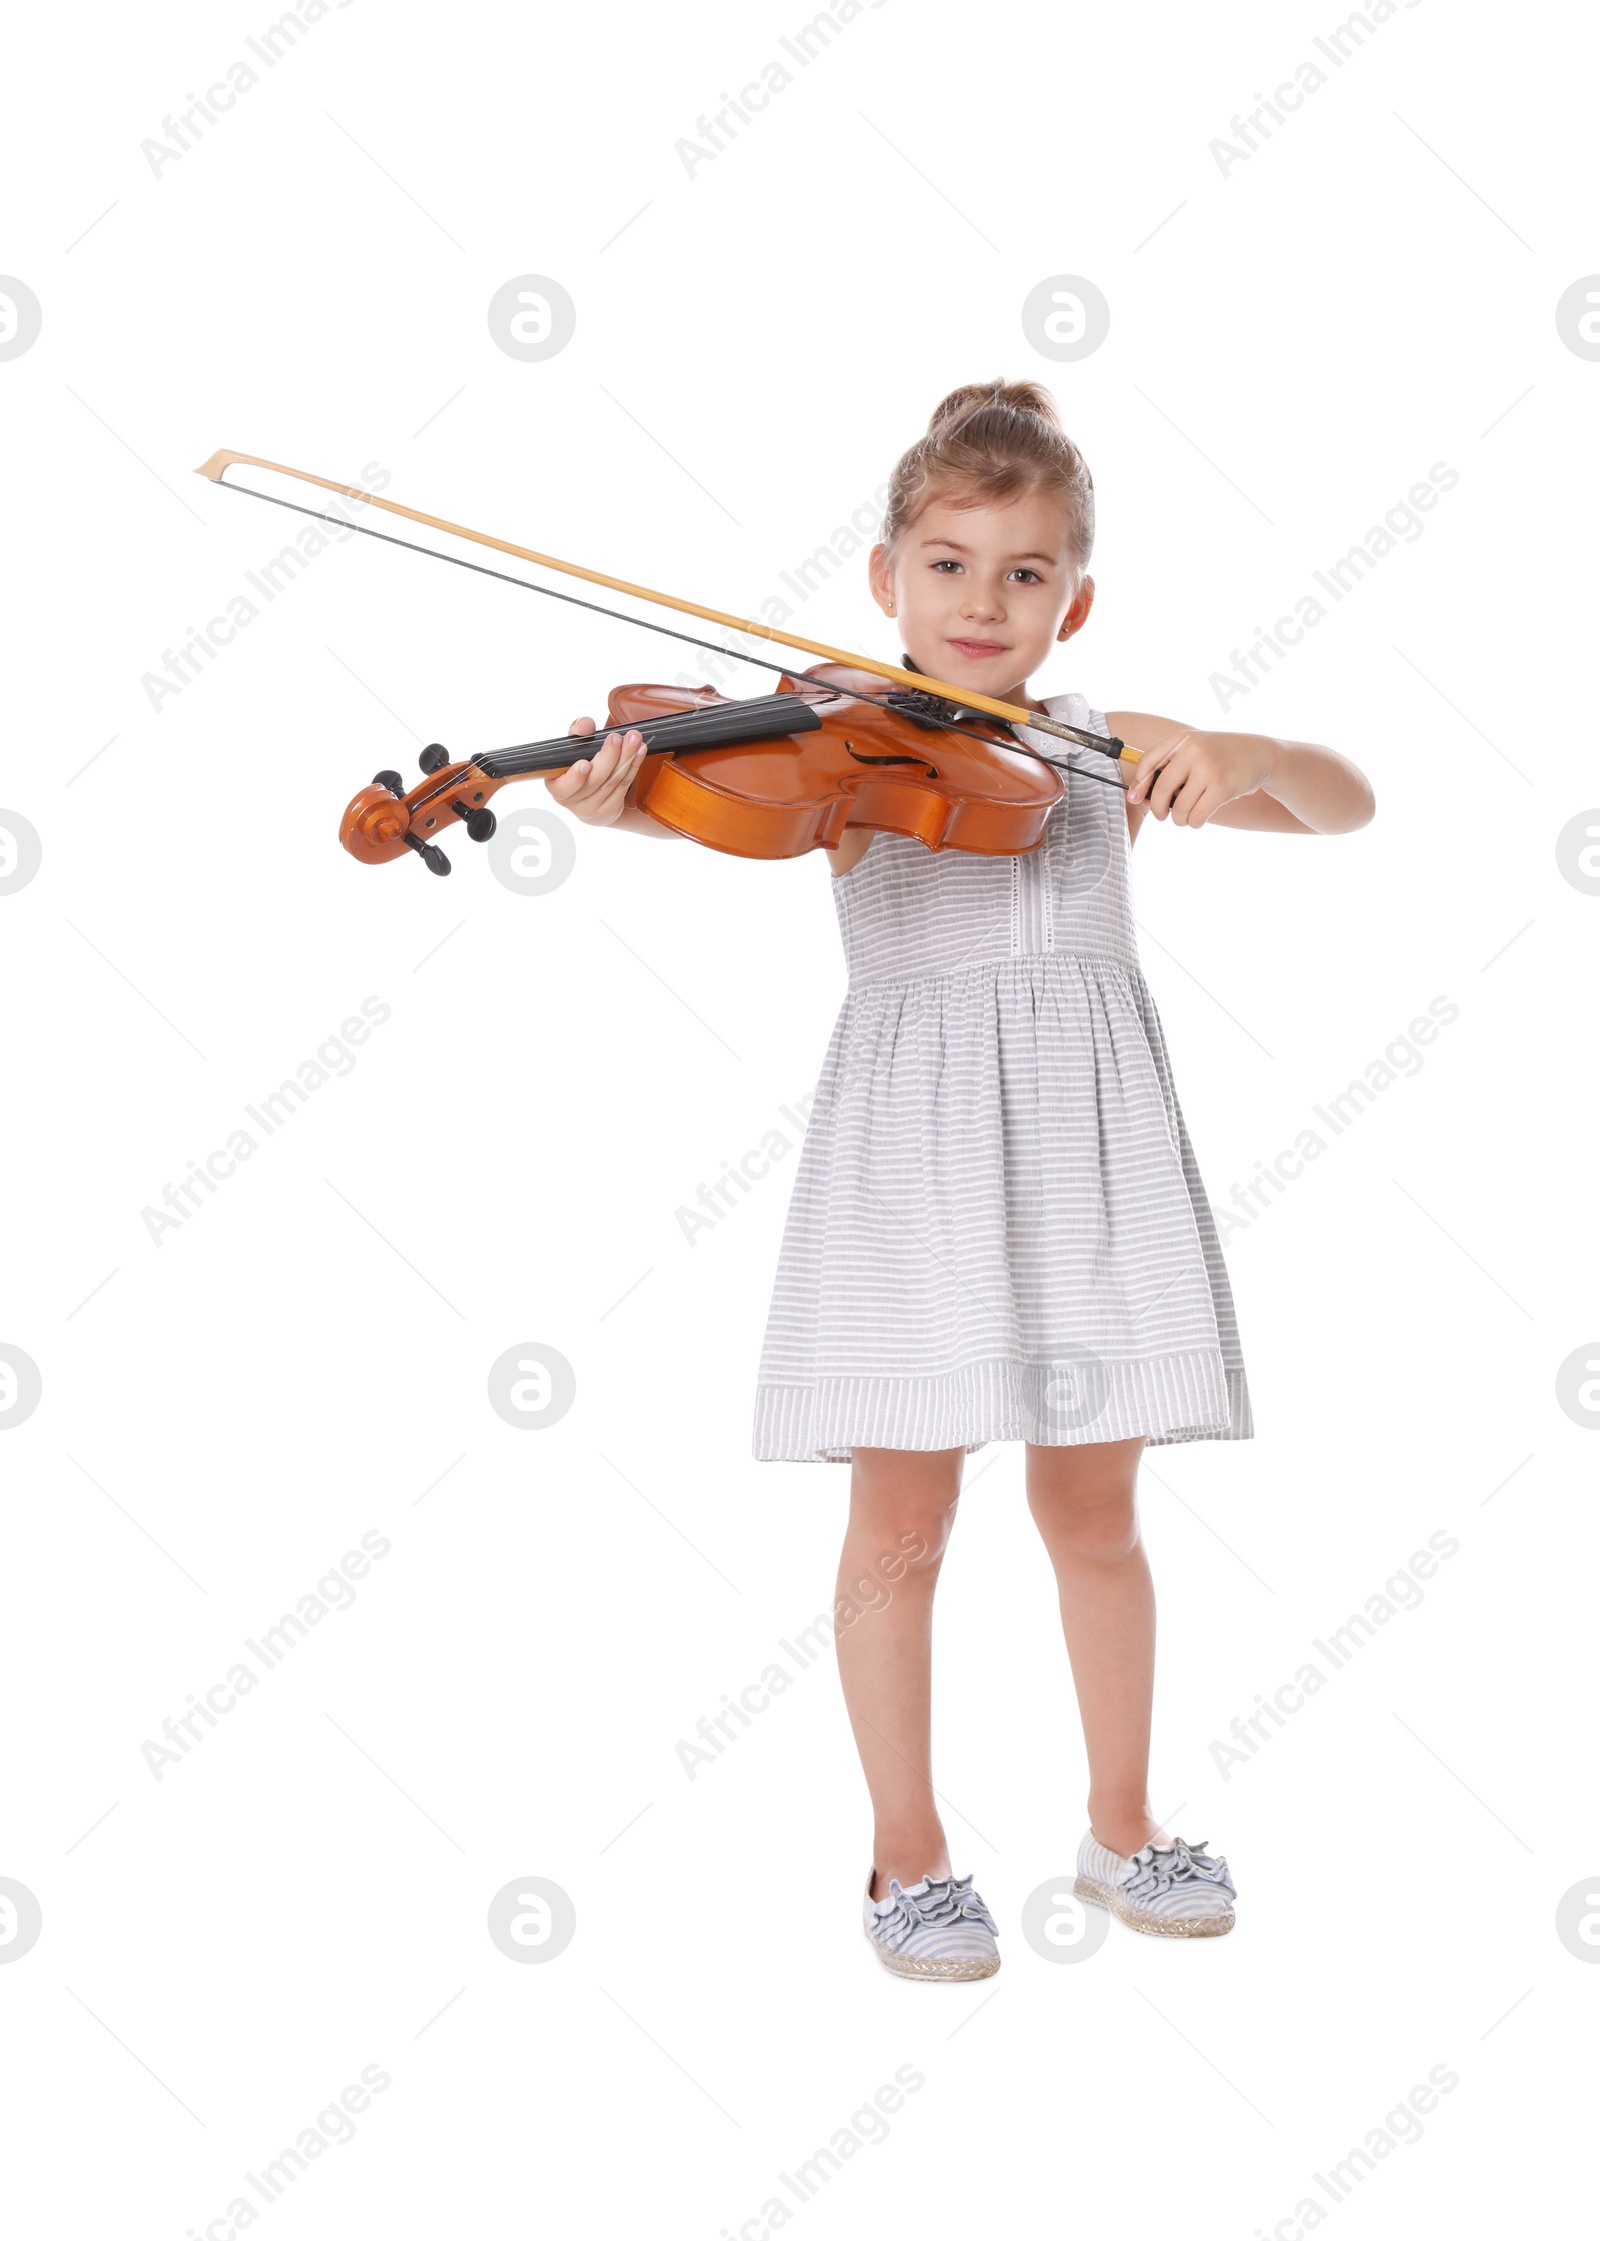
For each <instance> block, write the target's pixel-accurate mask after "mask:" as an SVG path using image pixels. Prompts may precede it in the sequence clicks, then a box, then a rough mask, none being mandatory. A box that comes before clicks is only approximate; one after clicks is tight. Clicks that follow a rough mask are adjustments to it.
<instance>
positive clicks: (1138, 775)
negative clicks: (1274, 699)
mask: <svg viewBox="0 0 1600 2241" xmlns="http://www.w3.org/2000/svg"><path fill="white" fill-rule="evenodd" d="M1106 724H1107V726H1108V728H1109V729H1110V731H1111V732H1112V733H1113V735H1114V736H1115V737H1116V738H1118V739H1122V740H1125V741H1126V742H1127V744H1128V745H1129V746H1130V747H1136V748H1138V750H1139V754H1140V761H1139V763H1138V766H1137V769H1136V772H1135V775H1134V778H1133V780H1132V782H1131V784H1130V785H1129V787H1128V831H1129V837H1130V838H1136V837H1137V835H1138V831H1139V827H1140V825H1141V824H1142V823H1143V822H1144V819H1145V817H1146V816H1147V815H1149V814H1150V812H1151V811H1154V813H1155V815H1156V816H1157V817H1167V816H1170V817H1171V819H1172V822H1173V823H1174V824H1175V825H1235V826H1239V827H1241V828H1242V829H1243V830H1245V831H1247V832H1257V833H1350V832H1354V831H1355V830H1356V828H1357V827H1358V826H1360V825H1365V824H1366V823H1368V821H1369V820H1370V819H1371V817H1372V814H1373V811H1374V809H1375V808H1376V806H1377V804H1376V801H1375V799H1374V796H1373V792H1372V788H1371V786H1370V785H1369V784H1368V782H1367V780H1366V778H1365V777H1364V776H1363V774H1362V773H1361V772H1360V771H1359V770H1357V768H1356V766H1355V764H1354V763H1353V762H1351V761H1349V760H1348V758H1347V757H1345V756H1344V755H1339V754H1336V753H1335V752H1334V750H1333V749H1332V748H1331V747H1313V746H1310V745H1308V744H1307V743H1306V742H1305V741H1304V740H1300V739H1269V738H1267V737H1266V736H1265V735H1264V734H1262V733H1259V732H1244V731H1196V730H1194V729H1193V728H1192V727H1190V726H1189V725H1186V724H1180V723H1175V722H1174V721H1173V720H1172V719H1171V718H1170V717H1167V716H1141V715H1137V714H1131V713H1121V712H1119V713H1118V714H1116V715H1111V714H1109V713H1108V714H1107V716H1106Z"/></svg>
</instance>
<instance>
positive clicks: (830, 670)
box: [339, 662, 1065, 872]
mask: <svg viewBox="0 0 1600 2241" xmlns="http://www.w3.org/2000/svg"><path fill="white" fill-rule="evenodd" d="M874 683H875V680H874V679H873V678H872V677H871V676H870V675H869V674H868V673H867V672H866V671H863V670H852V669H847V668H844V667H842V666H841V665H839V664H837V663H832V662H823V663H819V664H818V666H817V667H816V668H814V669H809V670H806V671H805V672H804V673H803V674H802V675H801V676H798V677H788V676H785V677H783V678H782V679H781V680H780V682H779V686H778V689H777V691H776V692H774V693H771V694H768V695H767V696H766V697H765V698H763V699H759V700H728V699H725V698H724V697H723V696H722V695H721V694H720V693H717V692H714V691H713V690H712V688H711V687H710V686H709V685H707V686H702V687H700V688H699V689H694V688H687V689H686V688H684V687H681V686H675V685H619V686H618V687H617V688H616V690H615V691H614V692H613V693H612V694H611V695H610V699H609V703H608V705H609V712H610V727H609V732H616V731H624V730H637V731H638V732H639V733H640V734H641V735H642V737H643V739H644V741H645V748H646V753H645V759H644V761H643V763H641V765H640V767H639V773H638V776H637V777H636V779H635V780H634V783H633V787H632V790H631V799H632V801H633V802H634V804H635V805H636V806H637V807H638V808H640V809H643V810H645V811H647V812H648V814H649V815H650V816H652V817H654V818H656V819H657V820H658V821H659V822H660V823H661V824H663V825H665V826H667V827H668V828H669V829H670V830H671V831H673V832H675V833H682V834H683V835H684V837H685V838H686V839H688V840H697V841H700V842H701V843H702V844H703V845H704V846H706V847H708V848H716V849H720V850H721V851H722V852H723V853H724V854H725V855H730V856H755V857H764V858H777V857H785V856H801V855H804V854H805V853H806V851H807V850H808V849H812V848H836V847H837V846H838V844H839V841H840V838H841V837H842V835H843V834H844V832H845V831H846V830H847V828H848V827H850V826H852V825H869V826H871V827H873V828H874V829H875V830H876V831H879V832H891V833H904V834H907V835H909V836H910V837H911V838H912V839H915V840H920V841H921V842H923V844H924V845H925V846H926V847H928V848H932V849H942V848H957V849H964V850H966V851H968V852H969V853H971V854H974V855H979V856H1022V855H1027V854H1029V853H1030V852H1031V851H1032V850H1034V849H1036V848H1039V847H1041V846H1042V845H1043V843H1044V837H1045V825H1046V821H1047V819H1048V817H1049V815H1050V812H1051V810H1052V809H1053V808H1054V807H1055V805H1056V803H1057V802H1058V801H1059V800H1060V799H1061V795H1062V792H1063V790H1064V786H1065V781H1064V779H1063V778H1062V777H1061V775H1060V772H1059V770H1058V769H1057V768H1056V766H1055V765H1054V763H1053V762H1048V761H1046V760H1044V759H1043V758H1042V757H1040V756H1039V755H1038V754H1037V753H1036V752H1034V751H1032V750H1030V749H1027V748H1023V747H1020V746H1018V745H1017V744H1016V743H1015V742H1008V741H1003V740H1001V739H998V738H995V737H993V736H992V735H991V734H990V733H989V732H988V731H987V730H986V729H984V728H982V727H981V726H973V725H969V724H965V723H957V722H953V721H951V718H952V717H954V716H955V714H956V713H957V711H955V710H954V709H952V708H948V707H946V708H942V709H941V705H940V704H939V703H938V702H936V701H935V700H934V699H933V698H932V696H931V695H926V694H916V693H911V692H903V693H900V694H891V695H888V696H883V697H880V694H879V693H877V692H873V691H872V690H871V689H870V688H871V687H872V686H873V685H874ZM609 732H608V731H605V730H601V731H597V732H595V734H594V735H593V737H592V738H589V739H575V738H572V737H570V736H569V737H565V738H561V739H546V740H536V741H532V742H530V743H529V744H528V745H526V746H521V747H507V748H503V749H501V750H499V751H498V752H495V753H491V754H485V755H476V756H474V757H472V759H471V760H470V761H467V762H460V763H457V762H451V761H450V759H449V757H448V755H447V754H446V752H445V750H444V748H443V747H438V746H434V747H429V748H426V749H425V750H424V752H423V755H422V768H423V771H424V773H425V776H424V779H423V782H422V784H421V785H418V786H413V787H412V788H411V789H410V791H409V792H407V791H406V790H405V788H404V785H403V782H402V780H401V778H400V775H399V773H398V772H397V771H392V770H381V771H379V772H378V774H377V777H376V778H375V779H374V780H373V783H372V784H371V785H370V786H364V787H363V788H362V790H361V792H360V793H359V794H357V795H356V797H355V799H354V800H353V801H352V802H351V804H350V806H349V808H348V809H347V810H346V811H345V813H344V817H343V819H342V821H341V823H340V826H339V838H340V840H341V842H342V843H343V845H344V846H345V847H346V848H347V849H348V850H349V852H350V854H351V855H352V856H354V857H356V858H358V859H359V861H360V862H362V863H364V864H383V863H389V862H392V861H393V860H394V859H395V858H396V857H398V856H403V855H404V854H405V852H406V850H407V849H408V848H410V849H414V850H415V851H416V852H417V854H419V855H420V856H421V857H422V860H423V862H424V863H426V864H427V865H428V867H429V869H430V870H431V871H436V872H447V871H448V870H449V868H450V862H449V858H448V857H447V856H445V854H444V852H443V850H442V849H440V848H439V847H438V846H437V840H438V837H439V835H440V834H441V833H443V831H444V830H445V829H446V827H447V826H450V825H453V824H465V826H466V828H467V831H468V834H469V836H470V837H471V838H472V839H474V840H488V839H489V837H490V836H491V834H492V833H493V832H494V829H495V817H494V812H493V811H492V810H491V809H489V808H488V807H487V804H488V802H489V801H490V799H491V798H492V797H493V796H494V795H495V794H496V793H497V792H498V791H499V789H500V788H501V787H502V786H505V785H509V784H510V783H511V782H512V781H513V780H514V779H519V778H521V779H525V778H534V777H540V776H542V775H543V774H544V773H545V772H546V771H552V770H564V769H566V768H567V767H568V766H569V765H570V764H572V763H575V762H581V761H585V760H587V759H588V758H589V757H591V756H593V755H594V754H595V753H597V752H598V750H599V749H600V747H601V746H602V745H603V744H604V742H605V740H606V738H607V737H608V736H609Z"/></svg>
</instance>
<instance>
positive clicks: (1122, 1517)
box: [1028, 1479, 1139, 1564]
mask: <svg viewBox="0 0 1600 2241" xmlns="http://www.w3.org/2000/svg"><path fill="white" fill-rule="evenodd" d="M1028 1508H1029V1510H1030V1511H1031V1512H1032V1514H1033V1521H1034V1523H1035V1524H1036V1525H1037V1526H1038V1528H1039V1532H1040V1534H1041V1536H1042V1537H1043V1539H1044V1541H1045V1544H1046V1546H1047V1547H1048V1548H1049V1550H1050V1553H1051V1555H1052V1556H1063V1555H1064V1556H1070V1557H1073V1558H1075V1559H1076V1560H1077V1561H1078V1562H1079V1563H1084V1564H1120V1563H1121V1562H1122V1560H1123V1558H1124V1557H1127V1556H1131V1555H1132V1553H1133V1551H1134V1550H1135V1549H1136V1548H1137V1547H1138V1545H1139V1511H1138V1504H1137V1502H1136V1500H1135V1497H1134V1492H1133V1489H1132V1487H1131V1486H1126V1485H1119V1484H1115V1483H1112V1484H1106V1483H1104V1482H1096V1481H1095V1480H1093V1479H1089V1480H1079V1481H1076V1482H1072V1481H1068V1482H1057V1483H1056V1484H1054V1485H1051V1486H1049V1487H1045V1488H1040V1487H1035V1486H1030V1487H1029V1489H1028Z"/></svg>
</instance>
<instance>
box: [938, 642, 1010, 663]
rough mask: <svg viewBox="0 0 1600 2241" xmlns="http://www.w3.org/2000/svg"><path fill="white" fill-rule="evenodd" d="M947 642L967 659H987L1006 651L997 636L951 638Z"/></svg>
mask: <svg viewBox="0 0 1600 2241" xmlns="http://www.w3.org/2000/svg"><path fill="white" fill-rule="evenodd" d="M948 643H949V644H950V645H951V646H953V647H954V648H955V650H956V652H957V653H958V654H960V655H961V656H962V657H963V658H964V659H965V660H967V661H987V660H989V659H991V658H992V657H993V656H994V655H995V654H1003V653H1005V652H1006V651H1007V648H1006V646H1005V645H1004V643H1003V642H1002V641H1001V640H1000V639H998V638H952V639H950V640H948Z"/></svg>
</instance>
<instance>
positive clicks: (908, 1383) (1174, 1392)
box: [752, 1349, 1255, 1463]
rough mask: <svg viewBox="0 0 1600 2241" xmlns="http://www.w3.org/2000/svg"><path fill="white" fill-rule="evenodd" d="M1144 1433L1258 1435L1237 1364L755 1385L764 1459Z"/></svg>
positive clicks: (1172, 1360)
mask: <svg viewBox="0 0 1600 2241" xmlns="http://www.w3.org/2000/svg"><path fill="white" fill-rule="evenodd" d="M1140 1437H1143V1439H1144V1440H1145V1442H1146V1444H1147V1445H1148V1446H1150V1447H1169V1446H1174V1445H1177V1444H1179V1443H1180V1442H1188V1441H1191V1440H1247V1439H1253V1438H1254V1437H1255V1423H1254V1418H1253V1416H1252V1412H1251V1407H1250V1388H1249V1383H1248V1380H1247V1378H1246V1375H1245V1372H1244V1370H1243V1368H1242V1367H1238V1368H1232V1369H1230V1368H1227V1367H1225V1366H1224V1364H1223V1361H1222V1357H1221V1355H1220V1354H1218V1353H1217V1352H1216V1351H1215V1350H1211V1351H1206V1350H1203V1349H1197V1350H1194V1351H1191V1352H1188V1353H1179V1354H1164V1355H1159V1356H1155V1357H1152V1358H1147V1359H1144V1360H1130V1361H1122V1362H1101V1361H1100V1360H1099V1359H1098V1358H1097V1357H1094V1356H1092V1355H1087V1354H1086V1353H1085V1352H1083V1351H1082V1350H1074V1355H1073V1356H1072V1357H1063V1358H1062V1359H1061V1360H1059V1361H1056V1362H1051V1361H1048V1360H1046V1361H1044V1362H1040V1361H1030V1362H1023V1361H1021V1360H1019V1359H1018V1358H1017V1357H1015V1356H1001V1357H998V1358H996V1359H993V1360H989V1361H984V1362H973V1363H968V1364H966V1365H964V1366H963V1367H962V1368H960V1369H956V1370H950V1371H947V1372H946V1373H945V1374H944V1375H943V1376H939V1377H825V1378H817V1379H815V1380H813V1381H812V1382H811V1383H809V1384H805V1385H792V1384H777V1383H772V1382H764V1383H762V1384H759V1385H758V1386H757V1388H756V1407H755V1426H754V1436H753V1440H752V1448H753V1453H754V1455H755V1459H756V1461H757V1462H763V1463H848V1462H849V1461H850V1458H851V1451H852V1448H853V1447H889V1448H896V1449H899V1450H901V1451H902V1452H907V1453H927V1452H931V1451H941V1450H945V1449H948V1448H953V1447H959V1448H962V1449H964V1450H965V1452H966V1453H967V1454H969V1455H971V1454H974V1453H975V1452H976V1451H977V1449H979V1448H980V1447H984V1446H986V1445H987V1444H988V1442H989V1441H990V1440H1026V1441H1028V1442H1029V1443H1030V1444H1031V1445H1033V1446H1036V1447H1085V1446H1089V1445H1092V1444H1094V1443H1096V1442H1102V1441H1107V1440H1124V1439H1138V1438H1140Z"/></svg>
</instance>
